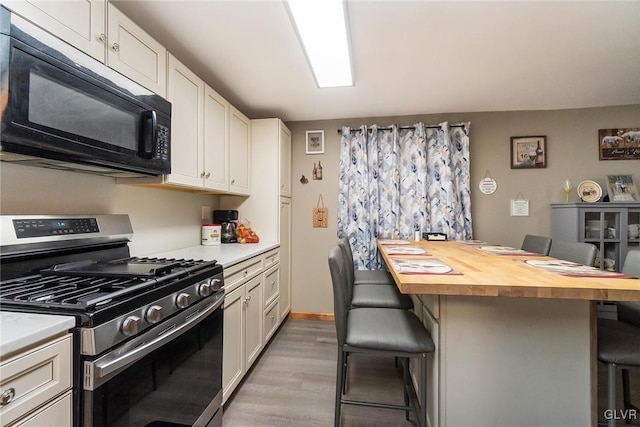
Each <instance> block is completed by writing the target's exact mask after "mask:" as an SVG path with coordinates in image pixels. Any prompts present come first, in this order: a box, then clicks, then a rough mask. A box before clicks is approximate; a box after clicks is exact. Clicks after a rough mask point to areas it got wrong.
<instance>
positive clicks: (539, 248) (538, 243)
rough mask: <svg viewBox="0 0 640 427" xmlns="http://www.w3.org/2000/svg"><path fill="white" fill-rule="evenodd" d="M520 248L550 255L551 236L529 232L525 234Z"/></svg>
mask: <svg viewBox="0 0 640 427" xmlns="http://www.w3.org/2000/svg"><path fill="white" fill-rule="evenodd" d="M520 249H522V250H525V251H527V252H533V253H536V254H540V255H549V250H550V249H551V238H549V237H545V236H536V235H535V234H527V235H526V236H524V240H523V241H522V246H520Z"/></svg>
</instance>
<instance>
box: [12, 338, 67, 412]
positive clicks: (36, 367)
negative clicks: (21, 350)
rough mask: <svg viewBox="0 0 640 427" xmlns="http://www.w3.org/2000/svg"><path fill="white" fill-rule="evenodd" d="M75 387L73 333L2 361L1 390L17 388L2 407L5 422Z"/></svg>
mask: <svg viewBox="0 0 640 427" xmlns="http://www.w3.org/2000/svg"><path fill="white" fill-rule="evenodd" d="M70 388H71V335H67V336H65V337H63V338H60V339H58V340H55V341H53V342H51V343H47V344H44V345H41V346H39V347H37V348H35V349H34V350H31V351H29V352H28V353H25V354H23V355H18V356H16V357H14V358H11V359H9V360H7V361H5V362H3V363H2V365H0V393H8V392H10V390H13V395H14V397H13V398H12V400H11V401H10V402H9V403H8V404H6V405H4V406H2V407H0V418H2V422H3V424H10V423H12V422H13V421H15V420H16V419H18V418H20V417H22V416H23V415H25V414H27V413H28V412H30V411H32V410H34V409H35V408H37V407H39V406H40V405H42V404H44V403H45V402H47V401H48V400H50V399H52V398H54V397H55V396H57V395H58V394H60V393H62V392H64V391H65V390H68V389H70Z"/></svg>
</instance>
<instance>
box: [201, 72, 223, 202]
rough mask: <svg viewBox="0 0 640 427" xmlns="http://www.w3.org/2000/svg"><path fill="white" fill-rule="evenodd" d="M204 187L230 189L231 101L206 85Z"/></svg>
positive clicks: (220, 189)
mask: <svg viewBox="0 0 640 427" xmlns="http://www.w3.org/2000/svg"><path fill="white" fill-rule="evenodd" d="M204 187H205V188H206V189H208V190H218V191H223V192H226V191H229V103H228V102H227V100H226V99H224V98H223V97H222V96H220V95H219V94H218V93H217V92H216V91H215V90H213V89H212V88H210V87H209V86H208V85H205V87H204Z"/></svg>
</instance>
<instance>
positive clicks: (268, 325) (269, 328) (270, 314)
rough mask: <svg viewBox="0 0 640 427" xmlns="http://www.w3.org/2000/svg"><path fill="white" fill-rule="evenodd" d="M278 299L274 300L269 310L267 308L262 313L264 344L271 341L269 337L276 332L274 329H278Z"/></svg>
mask: <svg viewBox="0 0 640 427" xmlns="http://www.w3.org/2000/svg"><path fill="white" fill-rule="evenodd" d="M278 307H279V305H278V299H276V300H275V301H274V302H273V304H272V306H271V307H270V308H268V309H267V310H265V312H264V342H265V344H266V343H268V342H269V340H270V339H271V337H272V336H273V334H274V333H275V332H276V329H278V320H280V319H279V315H278V313H279V312H280V311H279V310H278Z"/></svg>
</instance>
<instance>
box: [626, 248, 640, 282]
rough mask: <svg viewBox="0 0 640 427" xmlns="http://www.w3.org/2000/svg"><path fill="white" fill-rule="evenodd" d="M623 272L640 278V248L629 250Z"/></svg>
mask: <svg viewBox="0 0 640 427" xmlns="http://www.w3.org/2000/svg"><path fill="white" fill-rule="evenodd" d="M622 272H623V273H624V274H628V275H629V276H634V277H639V278H640V249H634V250H631V251H629V252H627V256H626V257H625V259H624V265H623V266H622Z"/></svg>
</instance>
